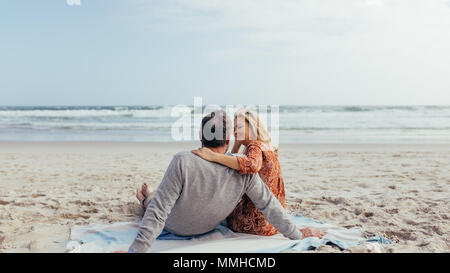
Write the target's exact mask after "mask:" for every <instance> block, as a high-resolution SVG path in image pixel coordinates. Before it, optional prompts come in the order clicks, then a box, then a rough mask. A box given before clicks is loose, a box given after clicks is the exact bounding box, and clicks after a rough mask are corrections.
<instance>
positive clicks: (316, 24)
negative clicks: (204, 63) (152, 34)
mask: <svg viewBox="0 0 450 273" xmlns="http://www.w3.org/2000/svg"><path fill="white" fill-rule="evenodd" d="M138 2H139V3H140V9H141V10H142V12H143V14H145V17H144V18H145V19H144V20H145V23H144V24H145V25H146V26H147V27H149V28H150V29H152V30H159V31H165V32H168V33H170V32H174V33H180V32H183V33H192V34H198V35H200V36H201V37H202V38H203V39H208V37H209V38H210V41H209V42H210V43H213V44H214V40H215V41H216V42H215V46H212V47H209V48H207V49H205V52H203V53H204V55H205V56H210V57H211V56H215V57H220V56H223V58H233V57H235V58H239V56H242V54H244V55H245V56H252V54H257V55H267V54H270V53H271V50H272V49H277V50H276V51H272V52H276V54H277V55H278V56H280V57H282V56H283V55H284V56H288V57H293V56H296V55H298V53H299V52H300V51H301V50H300V49H302V48H306V49H308V48H313V47H319V48H320V47H321V46H320V45H319V43H328V45H329V46H331V44H330V43H337V44H336V47H337V48H343V49H344V50H345V47H346V46H347V47H348V46H350V47H354V48H357V49H358V50H367V49H366V48H364V47H367V46H369V47H372V48H377V47H381V50H385V49H384V48H383V46H384V44H385V43H386V41H385V39H393V40H392V41H394V40H395V41H398V42H399V43H405V44H407V43H408V42H410V41H411V40H414V41H415V39H418V37H417V35H424V36H427V37H428V36H429V28H430V27H431V28H433V30H432V32H440V31H441V30H442V31H446V29H448V27H449V24H450V19H449V18H450V13H449V12H448V9H447V8H445V9H443V7H447V5H448V3H449V1H448V0H365V1H363V0H342V1H336V0H227V1H223V0H207V1H205V0H167V1H163V2H161V1H150V2H146V1H141V0H140V1H138ZM413 32H415V33H416V34H414V33H413ZM226 37H229V38H228V40H226V41H224V40H225V39H226ZM220 42H222V44H220ZM210 43H208V44H210ZM369 43H375V44H369ZM376 43H378V44H379V45H377V44H376ZM358 44H359V46H358ZM322 48H326V47H322Z"/></svg>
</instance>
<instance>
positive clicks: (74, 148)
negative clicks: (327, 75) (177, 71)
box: [0, 142, 450, 252]
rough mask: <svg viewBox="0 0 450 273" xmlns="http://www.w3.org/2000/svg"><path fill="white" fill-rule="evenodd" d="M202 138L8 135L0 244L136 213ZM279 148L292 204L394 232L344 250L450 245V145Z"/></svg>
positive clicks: (22, 245) (20, 245)
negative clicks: (174, 161) (176, 158)
mask: <svg viewBox="0 0 450 273" xmlns="http://www.w3.org/2000/svg"><path fill="white" fill-rule="evenodd" d="M197 146H198V144H197V143H155V142H140V143H136V142H134V143H132V142H0V252H63V251H64V249H65V242H66V240H67V239H68V236H69V232H70V228H71V226H72V225H87V224H90V223H97V224H105V223H112V222H119V221H138V219H139V217H140V216H141V214H142V210H141V208H140V207H139V205H138V203H137V200H136V198H135V191H136V188H137V187H138V186H140V185H141V184H142V183H143V182H148V183H150V185H151V186H152V187H153V188H156V187H157V186H158V184H159V182H160V181H161V178H162V176H163V174H164V172H165V169H166V167H167V166H168V164H169V162H170V160H171V158H172V156H173V155H174V154H175V153H176V152H178V151H182V150H191V149H193V148H196V147H197ZM279 156H280V162H281V166H282V171H283V176H284V181H285V185H286V193H287V207H288V209H289V210H290V211H294V212H300V213H301V214H303V215H305V216H309V217H312V218H314V219H317V220H320V221H326V222H329V223H332V224H336V225H339V226H344V227H357V228H360V229H362V230H363V231H364V232H365V234H366V235H367V236H370V235H374V234H376V235H381V236H385V237H386V238H389V239H391V240H393V241H394V243H393V244H391V245H385V246H382V247H380V248H377V249H375V250H374V249H373V248H371V247H369V246H365V245H362V246H357V247H354V248H350V249H348V250H346V251H344V252H372V251H377V252H449V251H450V145H412V144H411V145H410V144H404V145H389V144H383V145H375V144H373V145H371V144H357V145H356V144H355V145H352V144H282V145H281V146H280V153H279ZM316 251H318V252H339V251H340V250H337V249H336V248H333V247H331V246H324V247H320V248H319V249H318V250H316Z"/></svg>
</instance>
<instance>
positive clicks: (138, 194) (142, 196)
mask: <svg viewBox="0 0 450 273" xmlns="http://www.w3.org/2000/svg"><path fill="white" fill-rule="evenodd" d="M136 198H137V199H138V200H139V204H141V206H142V201H144V200H145V196H144V194H142V190H140V189H137V190H136Z"/></svg>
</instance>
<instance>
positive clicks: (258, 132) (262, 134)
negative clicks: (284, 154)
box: [234, 108, 278, 152]
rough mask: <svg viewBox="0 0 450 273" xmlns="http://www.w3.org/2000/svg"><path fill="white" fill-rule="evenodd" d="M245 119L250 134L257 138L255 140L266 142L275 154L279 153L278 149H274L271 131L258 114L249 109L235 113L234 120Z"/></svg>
mask: <svg viewBox="0 0 450 273" xmlns="http://www.w3.org/2000/svg"><path fill="white" fill-rule="evenodd" d="M238 117H243V118H244V119H245V121H247V122H248V125H249V128H250V132H251V133H253V136H255V137H256V139H254V140H258V141H261V142H264V143H266V144H268V145H269V146H270V148H271V149H273V150H274V151H275V152H278V149H277V147H273V146H272V145H271V144H270V142H271V141H272V139H271V137H270V134H269V131H268V130H267V128H266V126H265V125H264V123H263V122H262V121H261V119H260V118H259V116H258V114H257V113H256V112H255V111H253V110H251V109H247V108H243V109H239V110H237V111H236V112H235V113H234V118H235V119H237V118H238Z"/></svg>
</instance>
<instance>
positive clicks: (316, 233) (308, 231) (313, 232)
mask: <svg viewBox="0 0 450 273" xmlns="http://www.w3.org/2000/svg"><path fill="white" fill-rule="evenodd" d="M300 232H301V233H302V234H303V238H307V237H317V238H319V239H322V238H323V236H325V234H326V233H325V232H323V231H321V230H320V229H316V228H310V227H305V228H301V229H300Z"/></svg>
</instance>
